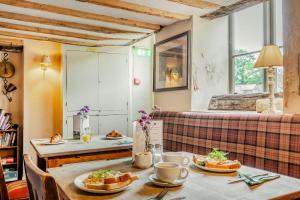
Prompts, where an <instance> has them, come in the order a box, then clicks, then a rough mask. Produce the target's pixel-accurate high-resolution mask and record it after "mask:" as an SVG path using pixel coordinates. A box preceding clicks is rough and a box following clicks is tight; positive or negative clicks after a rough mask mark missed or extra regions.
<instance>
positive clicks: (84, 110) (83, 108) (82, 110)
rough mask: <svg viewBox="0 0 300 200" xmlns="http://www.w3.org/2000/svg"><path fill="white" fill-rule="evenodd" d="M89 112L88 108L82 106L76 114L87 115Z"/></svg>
mask: <svg viewBox="0 0 300 200" xmlns="http://www.w3.org/2000/svg"><path fill="white" fill-rule="evenodd" d="M89 111H90V108H89V107H88V106H83V107H82V108H81V109H80V110H79V112H78V113H77V115H85V114H88V112H89Z"/></svg>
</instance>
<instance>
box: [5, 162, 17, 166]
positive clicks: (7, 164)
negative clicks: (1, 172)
mask: <svg viewBox="0 0 300 200" xmlns="http://www.w3.org/2000/svg"><path fill="white" fill-rule="evenodd" d="M16 164H17V163H15V162H13V163H5V164H2V166H10V165H16Z"/></svg>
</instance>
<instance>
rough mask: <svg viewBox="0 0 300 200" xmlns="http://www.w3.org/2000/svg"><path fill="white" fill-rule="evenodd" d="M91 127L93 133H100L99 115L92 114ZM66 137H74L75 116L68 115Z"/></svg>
mask: <svg viewBox="0 0 300 200" xmlns="http://www.w3.org/2000/svg"><path fill="white" fill-rule="evenodd" d="M90 129H91V133H93V135H99V116H97V115H90ZM64 138H73V116H68V117H67V135H65V134H64Z"/></svg>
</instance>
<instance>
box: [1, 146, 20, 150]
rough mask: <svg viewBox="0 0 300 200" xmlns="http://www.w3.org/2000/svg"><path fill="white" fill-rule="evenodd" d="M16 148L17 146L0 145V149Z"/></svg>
mask: <svg viewBox="0 0 300 200" xmlns="http://www.w3.org/2000/svg"><path fill="white" fill-rule="evenodd" d="M16 148H18V146H0V150H1V149H16Z"/></svg>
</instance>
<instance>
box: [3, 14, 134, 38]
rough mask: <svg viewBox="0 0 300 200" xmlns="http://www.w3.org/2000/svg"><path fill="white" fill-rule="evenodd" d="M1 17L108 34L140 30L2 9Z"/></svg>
mask: <svg viewBox="0 0 300 200" xmlns="http://www.w3.org/2000/svg"><path fill="white" fill-rule="evenodd" d="M0 17H1V18H5V19H13V20H19V21H24V22H31V23H39V24H46V25H51V26H60V27H67V28H74V29H81V30H86V31H92V32H99V33H108V34H110V33H127V34H128V33H138V32H134V31H126V30H120V29H113V28H107V27H102V26H94V25H89V24H80V23H76V22H68V21H61V20H55V19H48V18H43V17H36V16H32V15H24V14H18V13H12V12H6V11H2V10H1V12H0Z"/></svg>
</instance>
